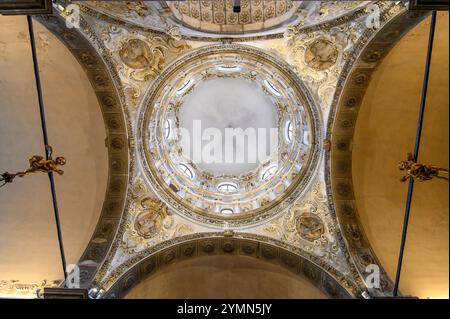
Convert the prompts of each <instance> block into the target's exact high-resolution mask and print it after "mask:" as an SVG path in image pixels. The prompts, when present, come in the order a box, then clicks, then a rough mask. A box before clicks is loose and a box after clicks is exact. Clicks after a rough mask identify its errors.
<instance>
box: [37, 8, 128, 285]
mask: <svg viewBox="0 0 450 319" xmlns="http://www.w3.org/2000/svg"><path fill="white" fill-rule="evenodd" d="M36 20H37V21H39V22H40V23H41V24H42V25H44V26H45V27H46V28H47V29H48V30H49V31H50V32H52V33H53V34H54V35H55V36H56V37H57V38H58V39H59V40H60V41H61V42H62V43H63V44H64V45H65V46H66V47H67V49H68V50H69V51H70V53H71V54H73V56H74V57H75V58H76V59H77V61H78V62H79V63H80V65H81V66H82V68H83V70H84V71H85V72H86V74H87V76H88V78H89V80H90V82H91V85H92V88H93V90H94V92H95V94H96V96H97V99H98V102H99V104H100V107H101V112H102V116H103V121H104V124H105V130H106V140H105V144H106V146H107V148H108V183H107V188H106V193H105V200H104V202H103V207H102V212H101V215H100V217H99V220H98V222H97V226H96V228H95V230H94V233H93V234H92V237H91V240H90V241H89V243H88V246H87V247H86V249H85V251H84V253H83V254H82V256H81V257H80V259H79V261H78V266H79V268H80V286H81V288H88V287H89V286H90V285H91V282H92V279H93V278H94V276H95V274H96V272H97V270H98V268H99V267H100V265H101V264H102V262H103V261H104V259H105V257H106V255H107V252H108V251H109V249H110V247H111V245H112V243H113V239H114V237H115V234H116V232H117V229H118V227H119V224H120V220H121V217H122V213H123V210H124V205H125V197H126V192H127V184H128V176H129V170H130V165H131V163H130V156H129V149H130V151H131V147H129V142H128V132H129V131H130V128H129V123H128V121H127V114H126V112H125V110H124V108H123V105H124V97H123V96H122V95H121V93H120V90H119V89H118V85H119V83H118V81H116V80H115V79H117V78H118V77H117V75H116V74H111V72H113V69H112V68H108V66H107V65H106V62H105V61H104V59H103V58H102V57H101V56H100V55H99V54H98V53H97V51H96V50H95V49H94V47H93V46H92V45H91V43H90V42H89V41H88V40H87V39H86V38H85V37H84V36H83V35H82V34H81V33H80V32H79V31H77V29H68V28H67V27H66V26H65V20H64V19H62V18H61V17H60V16H58V15H57V14H54V15H46V16H37V17H36ZM82 22H83V21H82Z"/></svg>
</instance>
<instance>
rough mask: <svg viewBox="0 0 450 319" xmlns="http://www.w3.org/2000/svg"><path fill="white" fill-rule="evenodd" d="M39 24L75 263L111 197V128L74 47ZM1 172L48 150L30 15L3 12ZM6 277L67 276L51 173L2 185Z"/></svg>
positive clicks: (1, 263) (59, 186)
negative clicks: (106, 199) (63, 161)
mask: <svg viewBox="0 0 450 319" xmlns="http://www.w3.org/2000/svg"><path fill="white" fill-rule="evenodd" d="M34 25H35V33H36V40H37V45H38V56H39V63H40V68H41V80H42V86H43V92H44V103H45V107H46V115H47V126H48V134H49V139H50V144H51V145H52V146H53V149H54V156H59V155H64V156H65V157H66V158H67V165H66V166H64V167H63V169H64V171H65V173H64V176H56V177H55V180H56V190H57V196H58V202H59V208H60V215H61V222H62V227H63V237H64V246H65V249H66V254H67V260H68V263H74V262H77V261H78V258H79V257H80V256H81V253H82V252H83V250H84V248H85V247H86V245H87V243H88V241H89V239H90V237H91V235H92V232H93V230H94V227H95V225H96V223H97V220H98V217H99V214H100V211H101V205H102V203H103V199H104V196H105V190H106V181H107V149H106V147H105V143H104V139H105V136H106V135H105V128H104V125H103V119H102V115H101V111H100V106H99V104H98V102H97V99H96V96H95V94H94V91H93V90H92V88H91V85H90V83H89V81H88V78H87V77H86V75H85V73H84V71H83V70H82V69H81V67H80V65H79V64H78V62H77V61H76V59H75V58H74V57H73V56H72V55H71V53H70V52H69V51H68V50H67V49H66V48H65V47H64V46H63V44H62V43H61V42H59V40H57V39H56V38H55V37H54V36H53V35H52V34H50V33H49V32H48V31H47V30H46V29H45V28H44V27H42V26H41V25H39V24H38V23H37V22H35V23H34ZM0 109H1V116H0V171H1V172H3V171H6V170H7V171H9V172H15V171H18V170H23V169H25V168H26V167H27V165H28V157H29V156H30V155H33V154H42V155H43V140H42V132H41V127H40V120H39V111H38V104H37V97H36V87H35V81H34V75H33V67H32V57H31V49H30V46H29V40H28V30H27V23H26V18H25V17H24V16H17V17H6V16H0ZM0 243H1V245H0V256H1V257H0V281H1V280H12V279H15V280H20V281H24V282H40V281H41V280H43V279H47V280H55V279H61V278H62V277H63V274H62V270H61V264H60V257H59V250H58V243H57V237H56V229H55V223H54V218H53V208H52V203H51V195H50V188H49V182H48V177H47V176H46V175H45V174H35V175H32V176H26V177H24V178H22V179H17V180H16V181H15V182H14V183H13V184H9V185H6V186H5V187H3V188H1V189H0Z"/></svg>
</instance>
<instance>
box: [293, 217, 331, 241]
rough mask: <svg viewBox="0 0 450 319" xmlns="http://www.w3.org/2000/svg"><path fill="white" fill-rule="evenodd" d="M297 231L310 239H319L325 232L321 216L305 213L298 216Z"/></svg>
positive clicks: (301, 235)
mask: <svg viewBox="0 0 450 319" xmlns="http://www.w3.org/2000/svg"><path fill="white" fill-rule="evenodd" d="M295 226H296V228H297V232H298V233H299V235H300V237H302V238H303V239H306V240H308V241H315V240H317V239H319V238H320V237H321V236H322V235H323V233H324V225H323V222H322V220H321V219H320V218H319V216H317V215H314V214H311V213H304V214H302V215H300V216H299V217H298V218H297V221H296V225H295Z"/></svg>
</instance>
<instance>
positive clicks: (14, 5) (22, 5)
mask: <svg viewBox="0 0 450 319" xmlns="http://www.w3.org/2000/svg"><path fill="white" fill-rule="evenodd" d="M52 9H53V8H52V1H51V0H26V1H24V0H22V1H9V0H2V1H0V14H4V15H33V14H51V13H52Z"/></svg>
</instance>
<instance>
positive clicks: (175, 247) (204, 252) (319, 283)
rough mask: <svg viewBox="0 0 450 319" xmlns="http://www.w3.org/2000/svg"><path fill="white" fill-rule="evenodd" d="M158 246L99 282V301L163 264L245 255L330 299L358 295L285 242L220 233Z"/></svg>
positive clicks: (350, 285)
mask: <svg viewBox="0 0 450 319" xmlns="http://www.w3.org/2000/svg"><path fill="white" fill-rule="evenodd" d="M162 244H165V246H164V247H160V246H161V245H157V246H154V247H152V248H150V249H148V250H145V251H143V252H141V253H139V254H138V256H136V257H134V258H133V260H132V261H134V263H133V264H131V262H130V263H128V262H127V264H130V266H128V265H125V264H123V265H121V266H119V267H117V268H116V270H115V271H114V272H113V273H111V274H110V275H109V276H108V277H109V278H107V280H106V281H105V282H103V283H102V286H101V289H105V290H106V292H105V293H104V295H103V296H101V298H103V299H116V298H123V297H124V296H125V295H126V294H127V293H128V292H129V291H130V290H131V289H132V288H133V287H135V286H136V285H137V284H139V283H140V282H141V281H143V280H145V279H146V278H147V277H149V276H152V275H155V274H157V273H158V272H159V271H160V270H162V269H163V268H164V267H165V266H166V265H171V264H174V263H176V262H179V261H183V260H186V259H192V258H199V257H205V256H211V255H234V256H245V257H251V258H257V259H259V260H262V261H264V262H269V263H274V264H277V265H280V266H282V267H284V268H286V269H288V270H289V271H291V272H293V273H294V274H296V275H298V276H301V277H302V278H306V279H308V280H309V281H310V282H311V283H312V284H313V285H314V286H316V287H318V288H319V289H320V290H321V291H322V292H324V293H325V294H326V295H327V296H329V297H330V298H337V299H348V298H354V297H358V296H359V290H358V288H357V287H356V286H355V285H354V284H353V283H352V282H350V281H348V280H347V279H346V278H344V277H343V276H342V275H339V273H338V272H336V270H334V269H332V268H331V267H328V268H327V269H325V268H322V267H320V266H318V265H317V264H316V263H315V262H314V261H309V260H308V259H306V258H305V257H303V256H302V255H301V254H300V253H299V252H292V251H290V250H288V248H291V249H292V247H287V246H288V245H286V244H285V243H282V242H279V241H276V240H269V238H266V237H263V236H258V235H252V234H246V233H238V234H237V235H236V236H235V237H224V234H223V233H197V234H194V235H188V236H184V237H179V238H176V239H174V240H173V241H170V242H166V243H162ZM283 246H286V247H283Z"/></svg>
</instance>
